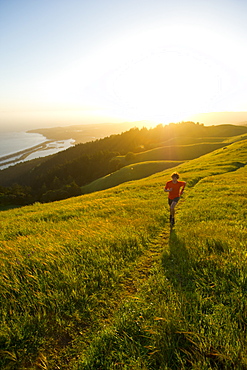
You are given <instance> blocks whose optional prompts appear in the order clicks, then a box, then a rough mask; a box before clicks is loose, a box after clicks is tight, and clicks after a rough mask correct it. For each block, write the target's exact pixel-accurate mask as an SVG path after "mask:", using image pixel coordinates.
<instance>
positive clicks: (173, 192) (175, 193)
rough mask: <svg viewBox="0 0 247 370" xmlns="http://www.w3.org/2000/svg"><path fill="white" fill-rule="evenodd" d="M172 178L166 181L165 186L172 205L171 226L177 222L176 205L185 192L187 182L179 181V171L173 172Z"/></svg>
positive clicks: (169, 202)
mask: <svg viewBox="0 0 247 370" xmlns="http://www.w3.org/2000/svg"><path fill="white" fill-rule="evenodd" d="M171 178H172V180H171V181H168V182H167V183H166V186H165V188H164V191H165V192H168V193H169V194H168V204H169V206H170V223H171V226H173V225H174V224H175V220H174V216H175V207H176V205H177V203H178V201H179V199H180V197H181V195H182V194H183V191H184V188H185V185H186V182H184V181H178V179H179V174H178V173H177V172H173V173H172V175H171Z"/></svg>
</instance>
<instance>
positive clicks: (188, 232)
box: [0, 140, 247, 370]
mask: <svg viewBox="0 0 247 370" xmlns="http://www.w3.org/2000/svg"><path fill="white" fill-rule="evenodd" d="M246 164H247V141H246V140H245V141H239V142H236V143H233V144H231V145H228V146H225V147H224V148H220V149H218V150H216V151H215V152H213V153H209V154H207V155H205V156H203V157H200V158H197V159H194V160H191V161H189V162H186V163H183V164H180V165H179V166H177V167H176V170H178V171H179V172H180V173H181V177H182V179H183V180H185V181H187V183H188V186H187V190H186V193H185V196H184V198H183V199H182V200H181V201H180V203H179V205H178V210H177V222H176V226H175V228H174V229H173V230H172V231H170V228H169V225H168V211H167V206H166V204H167V200H166V195H165V194H164V192H163V186H164V184H165V182H166V181H167V180H169V177H170V172H171V171H172V170H171V169H169V170H165V171H163V172H159V173H158V174H154V175H152V176H150V177H148V178H146V179H142V180H139V181H132V182H130V183H127V184H122V185H119V186H117V187H115V188H113V189H109V190H105V191H102V192H99V193H97V192H96V193H93V194H90V195H84V196H80V197H77V198H72V199H68V200H64V201H60V202H54V203H51V204H44V205H42V204H39V203H37V204H35V205H32V206H27V207H23V208H20V209H15V210H9V211H4V212H1V213H0V221H1V231H0V238H1V249H0V263H1V272H2V273H1V276H0V280H1V298H0V303H1V327H0V348H1V355H2V356H1V358H0V367H1V368H3V369H23V370H24V369H56V368H57V369H58V368H60V369H71V370H72V369H73V370H75V369H76V370H79V369H92V370H93V369H126V370H127V369H136V370H137V369H138V370H139V369H143V370H144V369H148V370H156V369H160V370H161V369H162V370H164V369H167V370H168V369H245V368H247V358H246V354H245V348H246V344H247V343H246V321H247V317H246V305H247V297H246V276H247V274H246V273H247V271H246V253H247V245H246V236H247V235H246V195H245V193H246V191H245V187H246V184H245V182H246V180H245V179H246Z"/></svg>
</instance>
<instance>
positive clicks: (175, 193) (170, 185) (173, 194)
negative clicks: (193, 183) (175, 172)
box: [165, 180, 186, 199]
mask: <svg viewBox="0 0 247 370" xmlns="http://www.w3.org/2000/svg"><path fill="white" fill-rule="evenodd" d="M185 185H186V183H185V182H184V181H177V182H176V184H174V182H173V181H172V180H171V181H168V182H167V183H166V186H165V189H172V191H170V192H169V194H168V198H170V199H174V198H177V197H179V196H180V193H181V191H183V190H184V187H185ZM180 188H182V189H181V191H180Z"/></svg>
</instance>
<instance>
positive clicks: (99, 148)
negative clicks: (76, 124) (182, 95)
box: [0, 122, 247, 206]
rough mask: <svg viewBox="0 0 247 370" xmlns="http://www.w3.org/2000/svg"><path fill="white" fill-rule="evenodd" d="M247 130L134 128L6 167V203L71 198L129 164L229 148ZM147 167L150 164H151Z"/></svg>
mask: <svg viewBox="0 0 247 370" xmlns="http://www.w3.org/2000/svg"><path fill="white" fill-rule="evenodd" d="M246 135H247V127H244V126H234V125H219V126H209V127H205V126H204V125H202V124H199V123H197V124H195V123H193V122H182V123H180V124H170V125H167V126H162V125H158V126H157V127H155V128H153V129H149V130H148V129H147V128H142V129H138V128H132V129H130V130H129V131H126V132H123V133H121V134H118V135H111V136H109V137H106V138H104V139H100V140H95V141H92V142H87V143H84V144H78V145H76V146H74V147H72V148H69V149H67V150H65V151H62V152H60V153H57V154H55V155H53V156H49V157H45V158H42V159H36V160H34V161H29V162H25V163H21V164H17V165H15V166H12V167H9V168H7V169H5V170H2V171H0V187H1V188H0V194H1V196H0V202H1V204H2V205H4V206H7V205H25V204H31V203H34V202H36V201H39V202H49V201H55V200H61V199H66V198H69V197H72V196H76V195H79V194H80V193H81V190H80V188H81V187H84V186H87V185H89V184H90V183H92V182H94V181H96V180H99V179H100V178H102V177H105V176H107V175H110V174H112V173H114V172H116V171H118V170H120V169H121V168H122V167H125V166H128V165H129V164H134V163H140V162H154V161H170V162H171V161H184V160H190V159H193V158H196V157H198V156H201V155H204V154H206V153H209V152H211V151H213V150H215V149H217V148H220V147H225V146H227V145H229V144H230V143H231V142H232V141H234V140H235V139H236V138H237V137H238V140H243V139H244V137H245V136H246ZM139 167H140V166H139ZM139 167H136V168H139ZM147 167H149V169H150V165H145V168H146V169H147ZM156 167H157V165H154V164H153V170H152V172H150V170H149V172H148V173H149V174H150V173H154V172H155V168H156ZM143 168H144V167H143ZM158 170H159V168H158ZM127 172H128V170H126V171H122V172H121V174H123V173H126V174H127ZM121 176H122V175H121ZM114 177H117V175H116V176H114ZM126 179H127V180H128V176H127V177H126ZM122 181H124V178H122ZM125 181H126V180H125ZM6 187H7V188H6Z"/></svg>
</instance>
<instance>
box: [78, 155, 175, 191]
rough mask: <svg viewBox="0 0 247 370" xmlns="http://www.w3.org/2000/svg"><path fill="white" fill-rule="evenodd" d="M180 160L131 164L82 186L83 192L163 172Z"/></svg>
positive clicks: (106, 187) (110, 186)
mask: <svg viewBox="0 0 247 370" xmlns="http://www.w3.org/2000/svg"><path fill="white" fill-rule="evenodd" d="M180 163H181V162H179V161H147V162H142V163H136V164H131V165H129V166H125V167H123V168H121V169H120V170H118V171H116V172H113V173H111V174H110V175H107V176H104V177H101V178H99V179H98V180H95V181H93V182H92V183H90V184H88V185H86V186H83V187H82V193H83V194H87V193H92V192H94V191H99V190H104V189H108V188H112V187H114V186H117V185H119V184H122V183H123V182H127V181H133V180H139V179H142V178H144V177H148V176H150V175H153V174H154V173H157V172H161V171H163V170H165V169H168V168H171V167H175V166H176V165H179V164H180Z"/></svg>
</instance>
